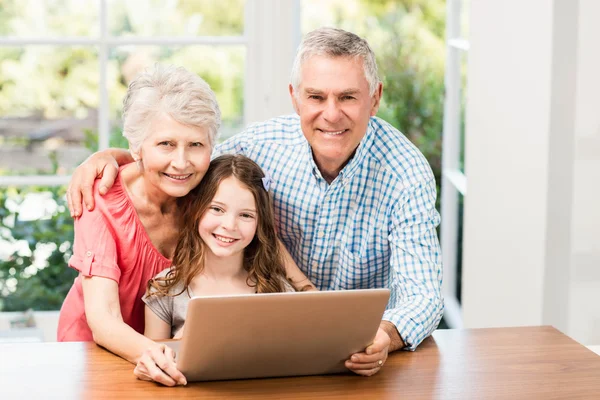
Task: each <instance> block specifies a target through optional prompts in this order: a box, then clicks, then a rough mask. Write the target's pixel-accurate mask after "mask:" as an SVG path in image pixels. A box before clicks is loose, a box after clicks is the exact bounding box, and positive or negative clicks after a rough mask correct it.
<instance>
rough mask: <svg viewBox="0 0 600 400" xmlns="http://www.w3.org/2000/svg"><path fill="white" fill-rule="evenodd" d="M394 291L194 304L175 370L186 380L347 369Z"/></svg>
mask: <svg viewBox="0 0 600 400" xmlns="http://www.w3.org/2000/svg"><path fill="white" fill-rule="evenodd" d="M389 295H390V291H389V289H362V290H340V291H320V292H319V291H311V292H286V293H268V294H250V295H235V296H212V297H195V298H193V299H191V301H190V304H189V307H188V312H187V319H186V324H185V329H184V333H183V337H182V339H181V343H179V345H177V344H176V342H170V343H167V344H168V345H170V346H177V347H179V349H178V352H177V368H178V369H179V370H180V371H181V372H182V373H183V374H184V375H185V376H186V378H187V379H188V381H209V380H223V379H242V378H262V377H276V376H296V375H320V374H333V373H341V372H347V371H348V370H347V368H346V367H345V366H344V362H345V361H346V360H347V359H348V358H349V357H350V355H351V354H353V353H356V352H361V351H363V350H364V349H365V348H366V347H367V346H368V345H369V344H371V343H372V341H373V339H374V337H375V334H376V333H377V329H378V327H379V324H380V322H381V318H382V316H383V312H384V310H385V307H386V305H387V302H388V299H389Z"/></svg>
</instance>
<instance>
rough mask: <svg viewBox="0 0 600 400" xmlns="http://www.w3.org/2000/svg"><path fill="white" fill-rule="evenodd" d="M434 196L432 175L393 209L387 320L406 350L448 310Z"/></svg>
mask: <svg viewBox="0 0 600 400" xmlns="http://www.w3.org/2000/svg"><path fill="white" fill-rule="evenodd" d="M435 198H436V189H435V180H434V179H433V177H431V178H430V179H427V180H425V181H422V182H420V183H418V184H415V185H414V186H412V187H409V188H407V189H406V191H405V193H403V194H402V196H401V197H400V199H399V200H398V202H397V203H396V205H395V206H394V207H395V209H394V210H393V213H392V219H393V220H392V229H391V233H390V235H389V238H390V248H391V257H390V274H391V276H390V282H389V287H390V289H391V294H390V308H388V309H387V310H386V311H385V313H384V314H383V320H384V321H388V322H389V323H390V325H388V329H390V330H391V326H394V327H395V329H396V330H397V333H398V336H399V337H400V338H401V339H402V341H403V342H404V343H403V345H404V346H402V347H401V348H405V349H407V350H415V349H416V347H417V346H418V345H419V344H420V343H421V342H422V341H423V339H425V338H426V337H427V336H429V335H431V333H432V332H433V331H434V330H435V329H436V328H437V326H438V324H439V322H440V320H441V318H442V313H443V310H444V303H443V298H442V293H441V290H442V264H441V251H440V246H439V242H438V239H437V232H436V227H437V225H438V224H439V214H438V212H437V210H436V209H435Z"/></svg>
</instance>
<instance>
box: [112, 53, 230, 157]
mask: <svg viewBox="0 0 600 400" xmlns="http://www.w3.org/2000/svg"><path fill="white" fill-rule="evenodd" d="M161 112H164V113H166V114H168V115H169V116H170V117H171V118H173V119H174V120H175V121H177V122H179V123H181V124H184V125H189V126H194V127H199V128H204V129H208V140H209V144H210V146H211V147H212V146H214V144H215V141H216V138H217V133H218V131H219V127H220V126H221V111H220V109H219V104H218V103H217V98H216V96H215V94H214V92H213V91H212V89H211V88H210V86H209V85H208V83H206V82H205V81H204V79H202V78H200V77H199V76H198V75H196V74H194V73H192V72H189V71H188V70H186V69H185V68H183V67H175V66H164V65H160V64H156V65H155V66H154V67H153V68H149V69H146V70H145V71H144V72H142V73H141V74H140V75H138V76H137V77H136V78H135V79H134V80H133V81H132V82H131V83H130V84H129V88H128V89H127V94H126V95H125V99H124V100H123V136H125V138H127V140H128V141H129V147H130V149H131V150H132V151H135V152H138V151H139V150H140V147H141V145H142V142H143V141H144V140H145V139H146V137H147V136H148V134H149V133H150V127H151V123H152V120H153V119H154V117H155V116H156V115H157V114H159V113H161Z"/></svg>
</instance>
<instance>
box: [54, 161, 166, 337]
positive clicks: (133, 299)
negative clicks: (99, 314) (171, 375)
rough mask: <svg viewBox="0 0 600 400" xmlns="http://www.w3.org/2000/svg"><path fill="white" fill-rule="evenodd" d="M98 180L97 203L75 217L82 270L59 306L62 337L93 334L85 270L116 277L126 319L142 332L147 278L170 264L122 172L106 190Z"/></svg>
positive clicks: (75, 261) (72, 262) (76, 255)
mask: <svg viewBox="0 0 600 400" xmlns="http://www.w3.org/2000/svg"><path fill="white" fill-rule="evenodd" d="M121 170H122V168H121ZM98 182H99V180H96V184H95V185H94V200H95V204H96V205H95V207H94V209H93V210H92V211H87V210H86V209H85V208H84V210H83V214H82V215H81V217H79V218H78V219H76V220H75V242H74V245H73V256H72V257H71V258H70V259H69V266H70V267H72V268H74V269H76V270H77V271H79V272H80V274H79V276H78V277H77V278H75V282H74V283H73V286H72V287H71V290H70V291H69V293H68V294H67V297H66V298H65V301H64V302H63V305H62V308H61V310H60V317H59V321H58V334H57V338H58V341H59V342H63V341H92V340H93V337H92V331H91V330H90V328H89V326H88V324H87V320H86V317H85V308H84V302H83V290H82V287H81V279H82V278H81V275H84V276H101V277H104V278H108V279H112V280H114V281H116V282H117V284H118V285H119V301H120V304H121V315H122V316H123V320H124V321H125V323H126V324H127V325H129V326H131V327H132V328H133V329H135V330H136V331H137V332H139V333H142V334H143V333H144V303H143V301H142V296H143V295H144V293H145V291H146V285H147V283H148V280H149V279H151V278H153V277H154V276H155V275H156V274H158V273H159V272H160V271H162V270H164V269H165V268H168V267H169V266H170V265H171V260H169V259H167V258H166V257H164V256H163V255H162V254H161V253H160V252H159V251H158V250H157V249H156V248H155V247H154V245H152V242H151V241H150V238H149V237H148V234H147V233H146V230H145V229H144V227H143V226H142V223H141V221H140V219H139V217H138V215H137V213H136V211H135V208H134V207H133V203H132V202H131V199H130V198H129V196H128V194H127V191H126V189H125V187H124V185H123V182H122V180H121V174H119V175H118V176H117V179H116V180H115V184H114V185H113V187H112V188H111V189H110V190H109V191H108V193H106V194H105V195H104V196H100V194H99V193H98ZM97 295H101V294H97Z"/></svg>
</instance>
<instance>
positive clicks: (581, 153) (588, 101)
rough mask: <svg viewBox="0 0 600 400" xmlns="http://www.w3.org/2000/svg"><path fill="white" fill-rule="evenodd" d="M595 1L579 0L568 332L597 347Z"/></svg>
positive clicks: (599, 58)
mask: <svg viewBox="0 0 600 400" xmlns="http://www.w3.org/2000/svg"><path fill="white" fill-rule="evenodd" d="M598 16H600V2H599V1H597V0H579V29H578V35H579V41H578V46H577V54H578V56H577V78H578V79H577V86H576V88H577V94H576V104H577V108H576V120H575V162H574V181H573V189H574V191H573V207H572V216H573V219H572V222H571V236H572V249H571V250H572V251H571V257H570V271H571V282H570V286H569V295H570V298H569V319H568V323H569V334H570V335H572V336H573V337H574V338H576V339H577V340H579V341H581V342H583V343H586V344H600V97H599V95H598V94H599V93H600V47H598V46H599V45H598V38H600V25H599V24H598Z"/></svg>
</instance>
